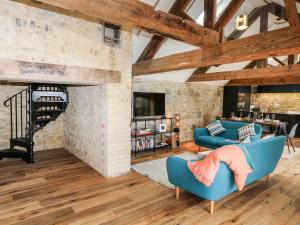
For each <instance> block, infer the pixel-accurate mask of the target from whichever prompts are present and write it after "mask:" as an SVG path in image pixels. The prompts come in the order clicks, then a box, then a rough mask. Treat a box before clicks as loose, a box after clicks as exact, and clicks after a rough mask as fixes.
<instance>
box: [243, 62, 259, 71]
mask: <svg viewBox="0 0 300 225" xmlns="http://www.w3.org/2000/svg"><path fill="white" fill-rule="evenodd" d="M256 64H257V63H256V60H254V61H251V62H249V63H248V64H247V65H246V66H245V67H244V68H243V69H244V70H245V69H252V68H254V67H255V66H256Z"/></svg>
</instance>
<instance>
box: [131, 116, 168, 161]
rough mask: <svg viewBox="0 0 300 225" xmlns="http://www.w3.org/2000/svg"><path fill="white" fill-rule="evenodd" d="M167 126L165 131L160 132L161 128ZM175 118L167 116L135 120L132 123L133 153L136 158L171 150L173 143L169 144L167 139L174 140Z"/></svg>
mask: <svg viewBox="0 0 300 225" xmlns="http://www.w3.org/2000/svg"><path fill="white" fill-rule="evenodd" d="M161 125H162V126H164V125H165V126H166V129H165V130H163V131H162V130H160V126H161ZM172 133H173V118H168V117H165V116H161V117H151V118H149V117H147V118H133V119H132V121H131V152H132V153H134V155H135V157H136V156H137V154H138V153H142V152H147V151H153V152H155V151H157V150H159V149H166V148H169V149H171V146H172V142H169V143H167V139H169V138H170V140H171V139H172Z"/></svg>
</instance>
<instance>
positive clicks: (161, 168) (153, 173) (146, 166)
mask: <svg viewBox="0 0 300 225" xmlns="http://www.w3.org/2000/svg"><path fill="white" fill-rule="evenodd" d="M209 152H210V151H207V152H202V153H200V154H208V153H209ZM176 157H179V158H182V159H185V160H192V159H197V158H198V156H197V154H194V153H190V152H185V153H182V154H178V155H176ZM166 162H167V157H166V158H161V159H156V160H152V161H148V162H143V163H138V164H135V165H132V166H131V169H132V170H134V171H136V172H137V173H140V174H142V175H144V176H147V177H149V178H150V179H151V180H153V181H155V182H157V183H160V184H161V185H163V186H166V187H168V188H171V189H175V186H174V185H173V184H171V183H170V182H169V180H168V174H167V168H166Z"/></svg>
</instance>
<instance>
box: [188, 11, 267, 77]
mask: <svg viewBox="0 0 300 225" xmlns="http://www.w3.org/2000/svg"><path fill="white" fill-rule="evenodd" d="M264 8H268V6H263V7H258V8H255V9H254V10H252V12H251V13H250V14H249V16H248V18H249V19H248V26H249V27H250V26H251V25H252V24H253V23H254V22H255V21H256V20H257V19H258V17H259V16H260V12H261V11H262V10H264ZM228 11H231V10H228ZM225 12H226V10H225ZM225 12H224V13H225ZM224 13H223V14H224ZM223 14H222V15H221V17H222V16H223ZM221 17H220V18H221ZM220 18H219V20H220ZM219 20H218V21H219ZM219 32H220V39H221V42H223V38H224V37H223V34H224V29H223V28H220V31H219ZM244 32H246V30H234V31H233V32H232V33H231V35H229V37H228V38H227V41H228V40H234V39H238V38H240V37H241V36H242V35H243V34H244ZM254 62H255V63H256V60H255V61H252V62H251V63H252V64H250V66H252V67H251V68H253V67H255V66H256V64H255V65H253V63H254ZM204 69H206V71H208V70H209V67H204ZM245 69H247V68H245ZM201 71H202V68H201V67H199V68H198V69H196V70H195V71H194V72H193V74H192V75H191V76H190V77H189V79H188V80H187V82H189V80H190V78H191V77H193V76H197V75H198V74H200V72H201Z"/></svg>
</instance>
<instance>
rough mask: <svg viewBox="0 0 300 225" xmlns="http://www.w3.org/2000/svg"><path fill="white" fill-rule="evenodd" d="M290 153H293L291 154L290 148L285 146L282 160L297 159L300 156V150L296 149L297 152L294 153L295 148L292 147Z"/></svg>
mask: <svg viewBox="0 0 300 225" xmlns="http://www.w3.org/2000/svg"><path fill="white" fill-rule="evenodd" d="M290 152H291V153H290V154H289V150H288V147H287V146H286V145H285V146H284V150H283V153H282V156H281V158H283V159H293V158H295V157H298V156H300V148H295V152H294V150H293V148H292V147H290Z"/></svg>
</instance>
